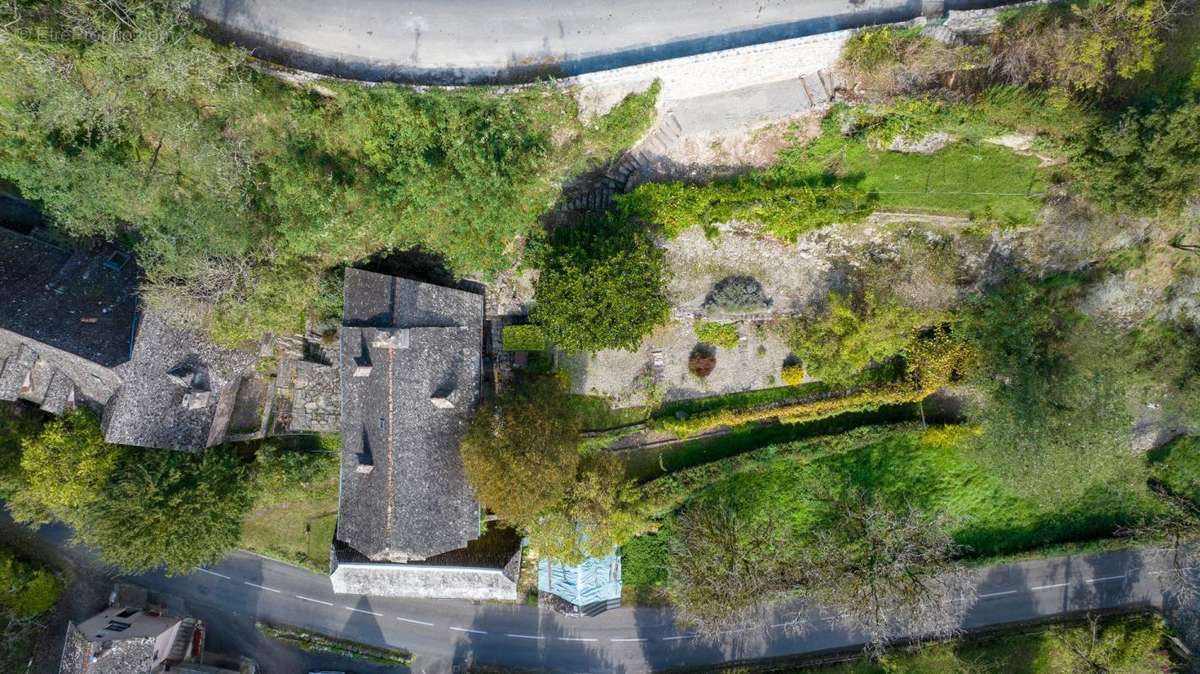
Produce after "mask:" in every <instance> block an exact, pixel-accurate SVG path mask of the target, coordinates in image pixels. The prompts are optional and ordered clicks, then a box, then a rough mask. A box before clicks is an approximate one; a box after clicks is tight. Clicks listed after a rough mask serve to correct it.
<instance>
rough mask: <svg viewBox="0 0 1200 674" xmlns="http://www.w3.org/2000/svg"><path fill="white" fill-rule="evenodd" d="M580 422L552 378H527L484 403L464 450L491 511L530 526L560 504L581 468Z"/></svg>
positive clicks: (473, 479) (478, 489)
mask: <svg viewBox="0 0 1200 674" xmlns="http://www.w3.org/2000/svg"><path fill="white" fill-rule="evenodd" d="M578 440H579V423H578V421H577V418H576V415H575V413H574V411H573V410H572V408H571V407H570V404H569V402H568V400H567V397H566V393H565V392H564V391H563V388H562V385H561V384H560V383H559V381H558V380H557V379H556V378H554V377H528V378H525V379H521V380H518V381H517V382H514V384H513V385H511V386H508V387H506V388H505V389H504V391H503V392H502V393H501V394H500V396H499V397H498V398H496V399H495V400H489V401H486V402H484V404H483V405H482V406H480V409H479V412H478V413H477V414H476V416H475V419H474V421H473V422H472V424H471V429H470V431H469V432H468V433H467V437H466V438H465V439H464V440H463V443H462V446H461V453H462V459H463V467H464V468H465V469H466V472H467V479H468V480H470V482H471V486H472V487H473V488H474V489H475V495H476V497H478V498H479V500H480V501H482V502H483V504H484V505H486V506H487V507H488V508H489V509H490V510H491V511H492V512H494V513H496V515H498V516H499V517H500V518H502V519H504V520H505V521H507V522H509V523H511V524H514V525H517V526H528V525H532V524H533V523H534V522H535V521H536V520H537V518H538V517H539V515H541V514H542V513H543V512H545V511H546V510H548V509H549V508H551V507H553V506H555V505H556V504H557V503H559V502H560V501H561V500H562V499H563V498H564V497H565V496H566V495H567V493H568V491H569V490H570V488H571V485H573V484H574V482H575V474H576V472H577V469H578V466H579V451H578V449H577V448H576V445H577V443H578Z"/></svg>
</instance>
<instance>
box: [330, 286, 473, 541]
mask: <svg viewBox="0 0 1200 674" xmlns="http://www.w3.org/2000/svg"><path fill="white" fill-rule="evenodd" d="M344 322H345V327H343V328H342V331H341V349H342V353H341V359H342V368H341V393H342V396H341V397H342V414H341V424H342V470H341V493H340V503H339V516H338V530H337V537H338V540H340V541H342V542H344V543H345V544H347V545H349V546H350V547H352V548H353V549H354V550H356V551H358V552H360V553H361V554H363V555H364V556H366V557H367V558H369V559H372V560H377V561H393V562H401V561H407V560H412V559H424V558H426V557H431V556H433V555H437V554H439V553H443V552H447V551H449V550H454V549H457V548H461V547H463V546H465V545H466V544H467V543H468V542H469V541H470V540H472V539H474V538H477V537H478V536H479V505H478V503H477V502H476V501H475V498H474V495H473V493H472V492H471V488H470V485H469V484H468V483H467V480H466V475H465V474H464V472H463V467H462V460H461V458H460V457H459V453H458V445H459V442H460V441H461V439H462V437H463V435H464V434H465V433H466V430H467V424H468V423H469V421H470V417H471V414H472V413H473V412H474V409H475V404H476V402H477V400H478V397H479V386H480V374H481V362H480V360H481V348H482V336H483V298H482V297H480V296H478V295H474V294H471V293H467V292H463V291H459V290H454V289H451V288H443V287H440V286H433V285H429V284H426V283H419V282H416V281H409V280H406V279H401V278H396V277H391V276H386V275H382V274H375V273H372V272H364V271H361V270H354V269H350V270H347V271H346V285H345V312H344Z"/></svg>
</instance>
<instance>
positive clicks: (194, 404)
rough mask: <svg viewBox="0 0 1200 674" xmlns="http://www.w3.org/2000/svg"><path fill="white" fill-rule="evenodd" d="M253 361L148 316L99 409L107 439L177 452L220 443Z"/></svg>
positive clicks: (247, 355)
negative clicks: (118, 379) (106, 401)
mask: <svg viewBox="0 0 1200 674" xmlns="http://www.w3.org/2000/svg"><path fill="white" fill-rule="evenodd" d="M255 360H256V356H255V354H254V353H250V352H246V351H237V350H233V349H224V348H221V347H218V346H216V345H214V344H212V343H211V342H209V341H208V339H207V338H205V337H204V336H203V335H200V334H197V333H194V332H191V331H188V330H183V329H179V328H175V327H172V326H170V325H168V324H167V323H166V322H165V321H164V320H163V319H162V318H161V317H160V316H158V315H157V314H155V313H154V312H147V313H146V314H145V315H144V316H143V317H142V320H141V322H140V324H139V325H138V331H137V340H136V342H135V343H134V347H133V358H132V359H130V361H129V362H128V363H125V364H124V365H121V366H120V367H118V368H117V373H118V374H119V375H120V376H121V381H122V383H121V388H120V390H118V391H117V394H116V395H115V396H113V398H112V400H110V401H109V404H108V406H107V407H106V408H105V410H104V439H105V440H106V441H108V442H111V443H114V444H121V445H136V446H139V447H159V448H163V449H182V450H198V449H204V448H205V447H211V446H213V445H215V444H218V443H220V442H221V441H222V440H223V439H224V437H225V430H226V426H227V425H228V423H229V417H230V415H231V414H232V413H233V406H234V403H235V402H236V399H237V392H238V387H239V386H240V384H241V380H242V377H243V376H244V375H246V374H249V373H251V371H252V366H253V365H254V362H255Z"/></svg>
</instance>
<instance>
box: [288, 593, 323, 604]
mask: <svg viewBox="0 0 1200 674" xmlns="http://www.w3.org/2000/svg"><path fill="white" fill-rule="evenodd" d="M292 596H293V597H295V598H296V599H303V600H304V601H311V602H312V603H314V604H324V605H325V606H333V602H328V601H321V600H320V599H313V598H312V597H305V596H304V595H301V594H294V595H292Z"/></svg>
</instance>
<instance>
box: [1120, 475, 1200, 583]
mask: <svg viewBox="0 0 1200 674" xmlns="http://www.w3.org/2000/svg"><path fill="white" fill-rule="evenodd" d="M1151 489H1152V490H1153V491H1154V492H1155V493H1156V494H1157V495H1158V497H1159V498H1161V499H1162V500H1163V501H1164V502H1165V503H1166V504H1167V505H1168V506H1169V507H1168V508H1167V510H1166V512H1164V513H1162V514H1160V515H1157V516H1155V517H1153V518H1151V519H1150V520H1148V521H1146V522H1144V523H1142V524H1140V525H1137V526H1132V527H1124V528H1121V529H1118V530H1117V535H1119V536H1129V537H1131V538H1139V539H1144V540H1151V541H1164V542H1165V546H1163V547H1160V548H1153V549H1150V550H1148V551H1147V552H1146V554H1147V555H1148V556H1149V558H1150V561H1151V563H1157V565H1161V566H1162V568H1160V569H1158V571H1160V572H1161V575H1160V576H1159V579H1160V582H1162V584H1163V589H1164V590H1166V591H1167V592H1170V593H1171V594H1172V595H1174V601H1175V603H1177V604H1180V605H1194V604H1196V603H1197V602H1200V507H1197V506H1196V504H1195V503H1193V502H1192V500H1191V499H1188V498H1185V497H1182V496H1179V495H1177V494H1173V493H1171V492H1170V491H1168V490H1167V489H1166V488H1165V487H1163V486H1162V485H1159V484H1156V483H1152V484H1151Z"/></svg>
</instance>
